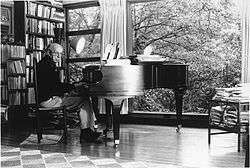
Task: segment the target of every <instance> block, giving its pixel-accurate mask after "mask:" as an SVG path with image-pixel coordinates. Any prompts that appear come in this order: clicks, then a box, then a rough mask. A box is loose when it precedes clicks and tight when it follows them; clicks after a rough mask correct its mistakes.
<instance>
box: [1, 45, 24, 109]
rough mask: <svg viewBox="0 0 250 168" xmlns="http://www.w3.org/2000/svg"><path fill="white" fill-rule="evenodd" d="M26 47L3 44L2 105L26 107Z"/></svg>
mask: <svg viewBox="0 0 250 168" xmlns="http://www.w3.org/2000/svg"><path fill="white" fill-rule="evenodd" d="M25 77H26V75H25V47H24V46H22V45H16V44H1V93H2V94H1V105H9V106H12V105H18V106H19V105H25V104H26V81H25Z"/></svg>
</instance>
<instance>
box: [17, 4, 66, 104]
mask: <svg viewBox="0 0 250 168" xmlns="http://www.w3.org/2000/svg"><path fill="white" fill-rule="evenodd" d="M64 15H65V10H64V8H62V7H59V6H55V5H52V4H49V3H46V2H39V1H14V18H15V41H17V42H19V43H21V44H24V45H25V53H26V56H25V67H26V69H25V74H26V86H27V102H26V103H27V105H32V104H34V103H35V99H34V84H33V83H34V82H33V72H34V70H33V58H34V57H35V58H36V59H37V60H38V61H40V60H41V59H42V57H43V51H44V49H45V48H46V46H47V45H49V44H50V43H52V42H57V43H59V44H61V45H63V46H65V44H64V41H63V40H61V39H62V38H63V37H64V34H65V16H64ZM55 30H61V34H59V35H58V31H55ZM62 62H63V61H62ZM57 66H58V71H60V73H61V74H63V73H64V68H63V67H64V66H63V63H60V64H59V65H57ZM61 76H64V75H61Z"/></svg>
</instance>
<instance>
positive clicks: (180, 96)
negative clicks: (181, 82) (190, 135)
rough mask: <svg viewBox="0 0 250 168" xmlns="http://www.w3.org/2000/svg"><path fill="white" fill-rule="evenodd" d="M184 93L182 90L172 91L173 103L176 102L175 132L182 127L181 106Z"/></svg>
mask: <svg viewBox="0 0 250 168" xmlns="http://www.w3.org/2000/svg"><path fill="white" fill-rule="evenodd" d="M184 92H185V90H184V89H183V88H177V89H174V94H175V101H176V120H177V123H176V124H177V128H176V132H180V129H181V126H182V104H183V95H184Z"/></svg>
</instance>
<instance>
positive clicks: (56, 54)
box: [51, 52, 62, 63]
mask: <svg viewBox="0 0 250 168" xmlns="http://www.w3.org/2000/svg"><path fill="white" fill-rule="evenodd" d="M51 56H52V58H53V61H54V62H55V63H58V62H60V61H61V57H62V53H60V52H51Z"/></svg>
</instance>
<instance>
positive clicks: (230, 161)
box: [1, 124, 245, 167]
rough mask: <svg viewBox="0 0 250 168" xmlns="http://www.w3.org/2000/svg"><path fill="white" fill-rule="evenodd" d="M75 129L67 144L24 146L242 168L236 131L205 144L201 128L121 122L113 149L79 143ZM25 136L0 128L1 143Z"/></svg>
mask: <svg viewBox="0 0 250 168" xmlns="http://www.w3.org/2000/svg"><path fill="white" fill-rule="evenodd" d="M79 132H80V131H79V130H78V129H70V130H69V137H68V144H67V145H64V144H56V145H43V146H37V145H35V146H27V148H33V149H40V150H46V151H50V152H63V153H70V154H74V155H87V156H90V157H100V158H115V159H118V160H119V159H120V160H134V161H149V162H154V163H164V164H171V165H177V166H180V167H244V159H245V152H244V151H241V152H237V136H236V134H222V135H213V136H212V141H211V142H212V143H211V145H210V147H209V146H208V143H207V129H204V128H182V130H181V133H176V131H175V127H168V126H150V125H131V124H123V125H121V133H120V145H119V148H118V149H114V148H113V142H112V140H111V141H109V142H107V144H105V143H102V144H90V143H85V144H80V143H79ZM29 135H30V132H29V131H27V130H22V131H20V130H3V129H2V135H1V144H2V146H13V147H20V145H19V144H20V143H21V142H22V141H24V140H25V139H26V138H27V137H28V136H29ZM109 137H112V134H110V135H109Z"/></svg>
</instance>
